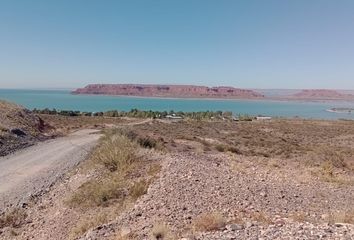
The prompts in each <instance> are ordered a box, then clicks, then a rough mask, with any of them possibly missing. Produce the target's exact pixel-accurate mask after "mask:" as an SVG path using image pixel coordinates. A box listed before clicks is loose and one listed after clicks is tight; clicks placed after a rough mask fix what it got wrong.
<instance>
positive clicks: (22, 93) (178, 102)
mask: <svg viewBox="0 0 354 240" xmlns="http://www.w3.org/2000/svg"><path fill="white" fill-rule="evenodd" d="M0 99H5V100H8V101H12V102H16V103H18V104H21V105H23V106H25V107H27V108H29V109H33V108H39V109H43V108H50V109H51V108H56V109H57V110H80V111H91V112H98V111H107V110H121V111H122V110H124V111H129V110H130V109H132V108H138V109H141V110H158V111H164V110H166V111H169V110H174V111H188V112H190V111H206V110H210V111H217V110H221V111H232V112H233V113H234V114H238V113H241V114H250V115H258V114H262V115H269V116H279V117H295V116H299V117H303V118H315V119H338V118H346V119H354V114H339V113H331V112H327V111H326V109H329V108H333V107H351V108H354V102H298V101H264V100H263V101H258V100H257V101H256V100H206V99H159V98H140V97H119V96H94V95H71V94H70V92H69V91H54V90H5V89H0Z"/></svg>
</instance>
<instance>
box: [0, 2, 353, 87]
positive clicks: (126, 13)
mask: <svg viewBox="0 0 354 240" xmlns="http://www.w3.org/2000/svg"><path fill="white" fill-rule="evenodd" d="M353 8H354V2H353V1H350V0H342V1H336V2H335V1H331V0H313V1H305V0H299V1H281V0H270V1H261V0H250V1H227V0H225V1H212V0H204V1H202V0H193V1H187V0H180V1H162V0H156V1H141V0H133V1H105V2H104V4H103V3H102V2H99V1H93V0H92V1H83V0H81V1H75V2H73V1H68V0H64V1H60V2H48V1H44V0H34V1H28V2H26V1H16V0H14V1H1V2H0V34H1V36H2V37H1V38H0V52H1V55H0V88H2V89H5V88H6V89H75V88H79V87H84V86H86V85H87V84H90V83H110V84H114V83H133V84H188V85H203V86H233V87H237V88H247V89H295V90H296V89H337V90H351V89H354V68H353V63H354V47H353V42H354V26H353V24H352V23H353V22H354V15H353V14H352V9H353Z"/></svg>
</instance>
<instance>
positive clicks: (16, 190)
mask: <svg viewBox="0 0 354 240" xmlns="http://www.w3.org/2000/svg"><path fill="white" fill-rule="evenodd" d="M100 136H101V135H100V134H98V132H97V130H92V129H85V130H80V131H77V132H75V133H72V134H70V135H69V136H66V137H62V138H57V139H53V140H49V141H46V142H42V143H39V144H37V145H35V146H32V147H29V148H26V149H23V150H20V151H18V152H16V153H14V154H11V155H8V156H6V157H0V212H1V211H3V210H5V209H6V208H8V207H10V206H14V205H18V204H22V203H24V202H26V201H27V200H28V199H29V198H31V197H32V196H35V195H36V194H38V193H40V192H41V191H43V190H45V189H47V188H48V187H49V186H50V185H52V184H53V183H54V182H55V181H56V180H57V179H58V178H60V177H61V176H62V175H63V174H64V173H65V172H67V171H68V170H70V169H72V167H73V166H75V165H77V164H78V163H79V162H80V161H81V160H83V159H85V157H86V155H87V154H88V152H89V151H90V150H91V149H92V147H94V146H95V144H96V143H97V140H98V139H99V138H100Z"/></svg>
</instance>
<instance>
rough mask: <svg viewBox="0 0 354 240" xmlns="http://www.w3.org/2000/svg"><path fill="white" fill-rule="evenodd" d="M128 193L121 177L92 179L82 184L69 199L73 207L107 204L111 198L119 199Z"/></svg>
mask: <svg viewBox="0 0 354 240" xmlns="http://www.w3.org/2000/svg"><path fill="white" fill-rule="evenodd" d="M125 195H126V193H125V191H124V182H123V181H122V180H121V179H119V178H113V179H104V180H102V181H98V180H92V181H89V182H86V183H84V184H83V185H81V186H80V187H79V188H78V190H77V191H76V192H75V193H74V195H72V197H71V198H70V199H69V201H68V204H69V205H70V206H72V207H77V206H82V207H94V206H107V205H108V204H109V202H110V201H111V200H119V199H122V198H124V197H125Z"/></svg>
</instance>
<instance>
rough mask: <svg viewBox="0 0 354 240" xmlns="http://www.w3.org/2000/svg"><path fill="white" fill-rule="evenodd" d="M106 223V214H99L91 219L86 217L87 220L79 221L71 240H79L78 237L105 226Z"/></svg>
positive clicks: (70, 236)
mask: <svg viewBox="0 0 354 240" xmlns="http://www.w3.org/2000/svg"><path fill="white" fill-rule="evenodd" d="M106 221H107V215H105V214H98V215H95V216H92V217H89V218H87V217H86V216H85V218H84V219H82V220H81V221H79V222H78V223H77V225H76V226H75V227H74V228H73V229H72V230H71V232H70V234H69V239H77V237H79V236H81V235H83V234H84V233H85V232H87V230H89V229H91V228H93V227H95V226H98V225H100V224H103V223H105V222H106Z"/></svg>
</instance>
